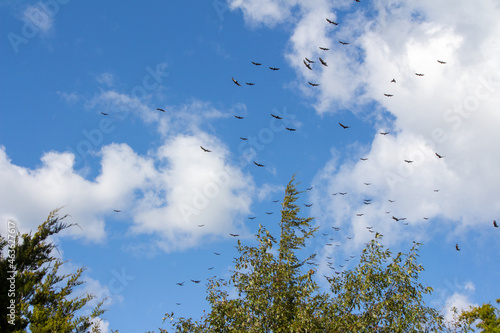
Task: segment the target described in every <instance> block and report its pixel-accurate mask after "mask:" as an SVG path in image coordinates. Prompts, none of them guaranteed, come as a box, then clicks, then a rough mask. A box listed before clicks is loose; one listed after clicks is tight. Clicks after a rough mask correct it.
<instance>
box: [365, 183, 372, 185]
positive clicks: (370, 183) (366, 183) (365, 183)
mask: <svg viewBox="0 0 500 333" xmlns="http://www.w3.org/2000/svg"><path fill="white" fill-rule="evenodd" d="M364 184H365V185H367V186H368V185H371V184H372V183H364Z"/></svg>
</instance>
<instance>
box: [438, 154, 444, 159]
mask: <svg viewBox="0 0 500 333" xmlns="http://www.w3.org/2000/svg"><path fill="white" fill-rule="evenodd" d="M436 156H437V157H439V158H443V157H444V156H443V155H439V154H438V153H436Z"/></svg>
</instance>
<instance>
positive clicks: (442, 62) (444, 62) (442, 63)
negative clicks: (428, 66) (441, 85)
mask: <svg viewBox="0 0 500 333" xmlns="http://www.w3.org/2000/svg"><path fill="white" fill-rule="evenodd" d="M437 62H439V63H440V64H441V65H444V64H446V61H441V60H438V61H437Z"/></svg>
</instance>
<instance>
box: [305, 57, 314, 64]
mask: <svg viewBox="0 0 500 333" xmlns="http://www.w3.org/2000/svg"><path fill="white" fill-rule="evenodd" d="M305 59H306V61H307V62H308V63H310V64H314V61H312V60H309V59H307V58H305Z"/></svg>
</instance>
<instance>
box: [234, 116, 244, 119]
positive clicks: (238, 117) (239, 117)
mask: <svg viewBox="0 0 500 333" xmlns="http://www.w3.org/2000/svg"><path fill="white" fill-rule="evenodd" d="M234 117H235V118H236V119H243V118H244V117H242V116H234Z"/></svg>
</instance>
